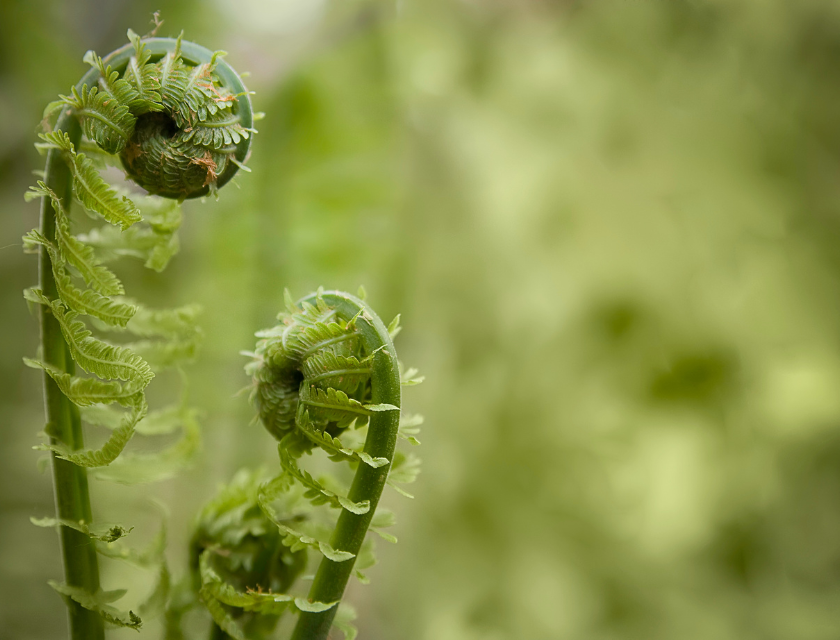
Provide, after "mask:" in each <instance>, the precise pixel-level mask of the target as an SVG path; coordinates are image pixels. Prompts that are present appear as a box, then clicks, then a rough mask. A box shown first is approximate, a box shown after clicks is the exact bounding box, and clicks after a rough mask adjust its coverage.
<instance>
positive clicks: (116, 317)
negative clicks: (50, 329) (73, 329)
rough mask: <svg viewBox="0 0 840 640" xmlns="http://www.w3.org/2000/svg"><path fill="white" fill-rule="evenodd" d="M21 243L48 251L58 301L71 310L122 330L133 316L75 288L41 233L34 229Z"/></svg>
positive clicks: (120, 306) (116, 303) (131, 311)
mask: <svg viewBox="0 0 840 640" xmlns="http://www.w3.org/2000/svg"><path fill="white" fill-rule="evenodd" d="M23 241H24V246H28V247H31V246H34V245H40V246H42V247H44V248H45V249H46V250H47V252H48V253H49V255H50V263H51V265H52V272H53V278H54V279H55V286H56V290H57V291H58V295H59V298H60V299H61V300H62V302H64V303H65V304H66V305H67V306H68V307H69V308H70V309H72V310H73V311H76V312H78V313H80V314H82V315H88V316H93V317H95V318H98V319H99V320H101V321H102V322H104V323H106V324H109V325H112V326H116V327H125V325H126V324H127V323H128V321H129V320H130V319H131V317H132V316H133V315H134V312H135V311H136V308H135V307H133V306H132V305H130V304H125V303H122V302H119V301H116V300H112V299H111V298H107V297H105V296H103V295H102V294H100V293H98V292H97V291H94V290H92V289H86V290H84V291H82V290H80V289H78V288H77V287H76V286H75V285H74V284H73V281H72V280H71V279H70V275H69V274H68V273H67V271H66V270H65V269H64V259H63V258H62V255H61V253H60V252H59V250H58V248H57V247H56V246H55V245H54V244H53V243H52V242H50V241H49V240H47V239H46V238H45V237H44V236H43V235H41V233H40V232H38V231H36V230H34V229H33V230H32V231H30V232H29V233H28V234H26V235H25V236H24V238H23Z"/></svg>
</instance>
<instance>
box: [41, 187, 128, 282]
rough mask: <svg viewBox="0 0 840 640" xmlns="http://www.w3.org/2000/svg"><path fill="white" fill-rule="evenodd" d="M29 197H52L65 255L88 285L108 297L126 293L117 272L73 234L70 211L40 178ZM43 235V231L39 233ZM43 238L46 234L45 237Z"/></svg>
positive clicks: (62, 253) (60, 244) (59, 238)
mask: <svg viewBox="0 0 840 640" xmlns="http://www.w3.org/2000/svg"><path fill="white" fill-rule="evenodd" d="M26 197H27V199H32V198H35V197H48V198H50V200H51V201H52V205H53V210H54V211H55V214H56V227H55V235H56V241H57V242H58V247H59V249H60V251H61V255H62V257H63V258H64V259H65V260H66V261H67V262H68V263H69V264H70V265H72V266H73V267H75V268H76V270H77V271H78V272H79V274H80V275H81V276H82V278H83V279H84V281H85V282H86V283H87V284H88V286H90V287H93V288H94V289H96V290H97V291H99V293H101V294H102V295H105V296H119V295H122V294H123V293H125V290H124V289H123V285H122V283H121V282H120V281H119V279H118V278H117V276H115V275H114V274H113V272H112V271H111V270H110V269H108V268H107V267H105V266H102V264H101V263H100V262H99V260H98V259H97V258H96V255H95V254H94V251H93V248H92V247H90V246H87V245H86V244H85V243H84V242H83V241H82V240H80V239H78V238H76V237H75V236H74V235H73V234H72V233H70V222H69V219H68V217H67V212H66V211H65V209H64V206H63V205H62V204H61V200H60V199H59V197H58V196H57V195H56V193H55V192H54V191H53V190H52V189H50V188H49V187H47V185H46V184H44V183H43V182H41V181H39V182H38V186H37V187H30V188H29V191H28V192H27V193H26ZM39 235H40V234H39ZM41 237H43V236H41Z"/></svg>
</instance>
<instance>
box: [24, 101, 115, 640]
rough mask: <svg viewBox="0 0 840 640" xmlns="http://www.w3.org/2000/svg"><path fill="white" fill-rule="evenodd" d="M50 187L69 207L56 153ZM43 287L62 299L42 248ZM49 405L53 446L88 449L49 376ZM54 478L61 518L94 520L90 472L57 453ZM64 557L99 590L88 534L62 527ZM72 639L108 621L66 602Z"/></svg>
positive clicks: (95, 633) (77, 576)
mask: <svg viewBox="0 0 840 640" xmlns="http://www.w3.org/2000/svg"><path fill="white" fill-rule="evenodd" d="M57 127H58V128H60V129H62V130H63V131H66V132H67V133H68V134H69V135H70V139H71V141H72V142H73V143H74V144H78V142H79V139H80V138H81V130H80V128H79V125H78V123H77V122H76V120H75V119H73V118H69V117H66V116H62V118H61V119H60V120H59V123H58V125H57ZM44 181H45V183H46V184H47V186H49V187H50V188H51V189H53V191H55V192H56V193H57V194H58V195H59V197H60V198H61V199H62V201H63V202H64V203H65V206H66V205H67V204H69V202H70V199H71V197H72V194H71V189H72V181H71V177H70V170H69V168H68V167H67V164H66V163H65V162H64V160H63V158H62V157H61V152H60V151H58V150H55V149H53V150H51V151H50V153H49V155H48V156H47V166H46V172H45V178H44ZM55 221H56V220H55V211H54V210H53V205H52V202H51V201H50V199H49V198H44V199H43V200H42V203H41V233H42V234H43V235H44V236H45V237H46V238H49V239H50V240H53V241H54V240H55ZM38 280H39V284H40V286H41V290H42V291H43V292H44V294H45V295H46V296H48V297H49V298H50V299H54V298H56V297H57V292H56V286H55V279H54V277H53V271H52V266H51V263H50V256H49V253H48V252H47V250H46V248H44V247H42V248H41V255H40V260H39V278H38ZM38 306H39V309H40V315H41V350H42V354H43V355H42V357H43V359H44V361H45V362H46V363H48V364H51V365H53V366H55V367H57V368H58V369H60V370H61V371H66V372H67V373H70V374H73V373H74V372H75V365H74V363H73V360H72V358H71V357H70V352H69V350H68V349H67V344H66V343H65V341H64V336H63V335H62V334H61V328H60V327H59V325H58V322H57V321H56V319H55V317H54V316H53V315H52V312H51V310H50V309H49V308H48V307H47V306H46V305H38ZM44 404H45V405H46V414H47V432H48V434H49V437H50V444H52V445H60V446H65V447H68V448H70V449H72V450H78V449H82V448H83V447H84V439H83V433H82V423H81V419H80V417H79V409H78V407H76V406H75V405H74V404H73V403H72V402H70V400H68V399H67V397H66V396H65V395H64V394H63V393H61V391H60V390H59V388H58V385H57V384H56V383H55V381H54V380H53V379H52V378H51V377H50V376H49V375H48V374H47V373H46V372H44ZM51 457H52V474H53V487H54V492H55V505H56V512H57V517H58V518H62V519H67V520H75V521H79V520H84V521H85V522H91V521H92V520H93V518H92V516H91V508H90V496H89V494H88V479H87V471H86V470H85V469H84V467H80V466H77V465H75V464H73V463H72V462H68V461H67V460H61V459H60V458H58V457H57V456H56V454H55V453H54V452H53V453H52V454H51ZM59 541H60V545H61V557H62V560H63V563H64V577H65V581H66V582H67V584H68V585H71V586H74V587H81V588H83V589H85V590H86V591H89V592H91V593H96V591H97V590H98V589H99V562H98V559H97V557H96V547H94V545H93V544H91V541H90V538H88V536H86V535H85V534H83V533H81V532H79V531H75V530H74V529H70V528H69V527H64V526H62V527H59ZM66 601H67V610H68V615H69V623H70V637H71V638H72V640H102V639H103V638H104V637H105V631H104V627H103V623H102V618H101V617H100V615H99V614H98V613H97V612H95V611H90V610H88V609H85V608H83V607H82V606H81V605H80V604H79V603H77V602H75V601H74V600H71V599H70V598H66Z"/></svg>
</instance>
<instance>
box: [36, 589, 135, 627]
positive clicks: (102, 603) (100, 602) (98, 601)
mask: <svg viewBox="0 0 840 640" xmlns="http://www.w3.org/2000/svg"><path fill="white" fill-rule="evenodd" d="M47 584H49V585H50V586H51V587H52V588H53V589H55V590H56V591H57V592H58V593H60V594H61V595H63V596H65V597H67V598H70V599H71V600H73V601H74V602H77V603H78V604H80V605H81V606H83V607H84V608H85V609H89V610H90V611H95V612H96V613H98V614H99V615H100V616H102V618H103V619H104V620H105V622H108V623H109V624H112V625H114V626H115V627H126V628H128V629H134V630H136V631H139V630H140V627H142V626H143V620H142V619H141V618H140V616H138V615H137V614H136V613H134V612H133V611H119V610H118V609H115V608H114V607H112V606H111V605H110V603H111V602H114V601H115V600H119V599H120V598H122V597H123V596H124V595H125V589H116V590H114V591H102V590H101V589H100V590H99V591H97V592H96V593H91V592H90V591H88V590H87V589H83V588H82V587H73V586H71V585H69V584H65V583H63V582H56V581H54V580H48V581H47Z"/></svg>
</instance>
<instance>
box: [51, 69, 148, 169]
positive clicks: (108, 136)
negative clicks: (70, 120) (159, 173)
mask: <svg viewBox="0 0 840 640" xmlns="http://www.w3.org/2000/svg"><path fill="white" fill-rule="evenodd" d="M121 88H122V87H121ZM61 99H62V100H64V102H65V103H66V104H68V105H69V106H70V107H72V108H73V109H74V111H75V112H76V114H77V115H78V116H79V119H80V121H81V123H82V130H83V131H84V133H85V135H86V136H87V137H88V138H89V139H90V140H93V141H95V142H96V143H97V144H98V145H99V146H100V147H102V148H103V149H104V150H105V151H107V152H108V153H120V152H121V151H122V150H123V149H125V147H126V145H127V144H128V141H129V140H130V139H131V134H132V133H134V125H135V124H136V123H137V118H135V117H134V115H132V113H131V111H129V109H128V106H127V105H125V104H123V103H122V102H120V101H119V100H118V99H117V98H116V96H114V95H113V94H112V93H110V92H109V91H106V90H105V89H99V88H98V87H90V88H88V86H87V85H83V86H82V89H81V91H79V90H77V89H76V87H72V88H71V95H69V96H61Z"/></svg>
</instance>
